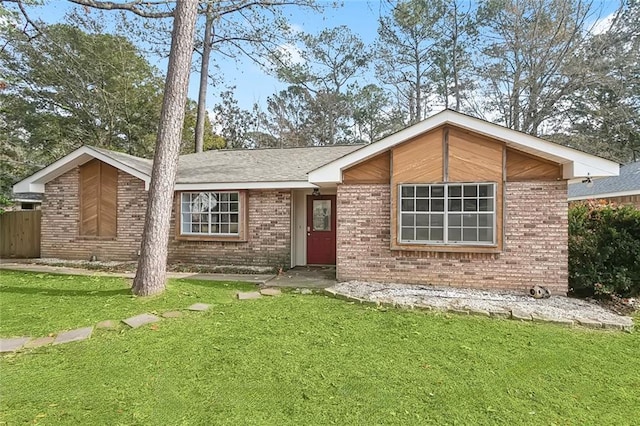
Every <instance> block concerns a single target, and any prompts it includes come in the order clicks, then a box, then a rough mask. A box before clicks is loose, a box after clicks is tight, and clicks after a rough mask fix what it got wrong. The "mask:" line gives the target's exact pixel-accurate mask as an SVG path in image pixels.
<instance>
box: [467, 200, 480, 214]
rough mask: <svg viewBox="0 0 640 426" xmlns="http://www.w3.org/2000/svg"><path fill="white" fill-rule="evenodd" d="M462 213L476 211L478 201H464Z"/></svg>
mask: <svg viewBox="0 0 640 426" xmlns="http://www.w3.org/2000/svg"><path fill="white" fill-rule="evenodd" d="M464 211H465V212H475V211H478V200H464Z"/></svg>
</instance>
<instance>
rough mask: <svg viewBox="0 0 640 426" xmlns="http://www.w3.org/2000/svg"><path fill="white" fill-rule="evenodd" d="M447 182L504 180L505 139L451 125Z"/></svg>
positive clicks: (448, 143)
mask: <svg viewBox="0 0 640 426" xmlns="http://www.w3.org/2000/svg"><path fill="white" fill-rule="evenodd" d="M447 130H448V133H449V135H448V142H447V145H448V153H449V155H448V160H447V181H449V182H500V181H501V180H502V150H503V144H502V143H501V142H498V141H495V140H491V139H489V138H485V137H483V136H481V135H478V134H475V133H470V132H466V131H463V130H461V129H456V128H448V129H447Z"/></svg>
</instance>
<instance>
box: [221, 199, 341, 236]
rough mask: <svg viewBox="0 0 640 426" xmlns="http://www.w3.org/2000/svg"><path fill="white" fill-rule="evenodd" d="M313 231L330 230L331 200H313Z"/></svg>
mask: <svg viewBox="0 0 640 426" xmlns="http://www.w3.org/2000/svg"><path fill="white" fill-rule="evenodd" d="M226 221H227V222H228V221H229V219H228V218H227V220H226ZM313 230H314V231H330V230H331V200H313Z"/></svg>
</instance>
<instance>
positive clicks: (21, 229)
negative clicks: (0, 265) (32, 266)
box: [0, 210, 42, 258]
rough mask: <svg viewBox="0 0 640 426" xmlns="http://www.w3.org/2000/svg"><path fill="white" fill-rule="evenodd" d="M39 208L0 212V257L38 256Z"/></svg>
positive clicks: (40, 213)
mask: <svg viewBox="0 0 640 426" xmlns="http://www.w3.org/2000/svg"><path fill="white" fill-rule="evenodd" d="M41 216H42V212H41V211H40V210H25V211H15V212H5V213H3V214H0V257H2V258H7V257H22V258H25V257H40V218H41Z"/></svg>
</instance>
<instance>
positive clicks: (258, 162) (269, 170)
mask: <svg viewBox="0 0 640 426" xmlns="http://www.w3.org/2000/svg"><path fill="white" fill-rule="evenodd" d="M361 146H362V145H335V146H322V147H307V148H270V149H236V150H212V151H206V152H203V153H199V154H187V155H183V156H181V157H180V163H179V167H178V177H177V179H176V190H183V189H217V188H220V189H222V188H226V189H241V188H253V187H255V188H311V187H315V185H311V184H310V183H309V181H308V176H307V174H308V173H309V172H310V171H311V170H313V169H316V168H318V167H320V166H322V165H323V164H326V163H328V162H330V161H334V160H336V159H338V158H340V157H343V156H344V155H347V154H349V153H351V152H353V151H355V150H356V149H358V148H360V147H361Z"/></svg>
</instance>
